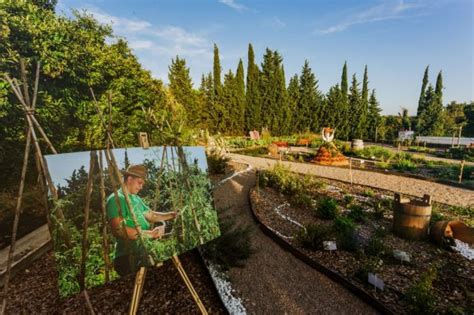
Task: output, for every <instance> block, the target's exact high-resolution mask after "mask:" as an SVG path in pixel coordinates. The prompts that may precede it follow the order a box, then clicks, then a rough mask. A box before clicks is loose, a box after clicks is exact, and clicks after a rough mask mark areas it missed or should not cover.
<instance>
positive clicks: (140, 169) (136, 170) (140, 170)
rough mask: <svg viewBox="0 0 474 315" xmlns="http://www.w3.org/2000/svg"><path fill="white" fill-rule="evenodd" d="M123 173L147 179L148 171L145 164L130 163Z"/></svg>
mask: <svg viewBox="0 0 474 315" xmlns="http://www.w3.org/2000/svg"><path fill="white" fill-rule="evenodd" d="M123 174H124V175H130V176H134V177H140V178H142V179H146V175H147V171H146V168H145V166H144V165H143V164H137V165H130V166H129V167H128V168H127V170H126V171H125V172H123Z"/></svg>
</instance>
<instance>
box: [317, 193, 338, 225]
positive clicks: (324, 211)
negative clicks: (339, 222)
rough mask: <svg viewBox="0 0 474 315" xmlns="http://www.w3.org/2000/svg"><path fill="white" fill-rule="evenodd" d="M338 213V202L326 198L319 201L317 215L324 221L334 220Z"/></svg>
mask: <svg viewBox="0 0 474 315" xmlns="http://www.w3.org/2000/svg"><path fill="white" fill-rule="evenodd" d="M337 213H338V209H337V201H336V200H334V199H333V198H330V197H324V198H322V199H320V200H319V201H318V205H317V207H316V215H317V216H318V217H319V218H321V219H324V220H332V219H334V218H335V217H336V215H337Z"/></svg>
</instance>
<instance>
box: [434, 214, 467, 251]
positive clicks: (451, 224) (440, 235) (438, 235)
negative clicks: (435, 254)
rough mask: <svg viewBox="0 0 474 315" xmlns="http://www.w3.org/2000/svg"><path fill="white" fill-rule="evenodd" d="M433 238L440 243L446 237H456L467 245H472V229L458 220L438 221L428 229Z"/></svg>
mask: <svg viewBox="0 0 474 315" xmlns="http://www.w3.org/2000/svg"><path fill="white" fill-rule="evenodd" d="M430 234H431V237H432V238H433V240H434V241H435V242H436V243H438V244H440V245H442V244H443V240H444V239H446V238H456V239H458V240H460V241H462V242H464V243H467V244H469V245H471V246H472V245H474V229H473V228H471V227H469V226H467V225H466V224H464V223H462V222H461V221H458V220H453V221H439V222H436V223H435V225H434V226H433V227H432V228H431V231H430Z"/></svg>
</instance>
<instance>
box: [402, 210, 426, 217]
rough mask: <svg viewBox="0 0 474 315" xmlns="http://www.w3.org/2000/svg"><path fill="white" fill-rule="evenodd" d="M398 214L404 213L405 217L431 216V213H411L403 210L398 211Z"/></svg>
mask: <svg viewBox="0 0 474 315" xmlns="http://www.w3.org/2000/svg"><path fill="white" fill-rule="evenodd" d="M399 213H400V214H403V215H406V216H407V217H419V218H429V217H431V214H411V213H405V212H403V211H400V212H399Z"/></svg>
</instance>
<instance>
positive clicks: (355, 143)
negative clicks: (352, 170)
mask: <svg viewBox="0 0 474 315" xmlns="http://www.w3.org/2000/svg"><path fill="white" fill-rule="evenodd" d="M362 149H364V141H363V140H362V139H352V151H359V150H362Z"/></svg>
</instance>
